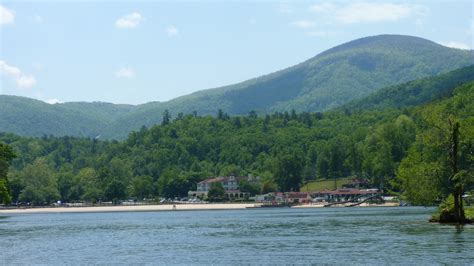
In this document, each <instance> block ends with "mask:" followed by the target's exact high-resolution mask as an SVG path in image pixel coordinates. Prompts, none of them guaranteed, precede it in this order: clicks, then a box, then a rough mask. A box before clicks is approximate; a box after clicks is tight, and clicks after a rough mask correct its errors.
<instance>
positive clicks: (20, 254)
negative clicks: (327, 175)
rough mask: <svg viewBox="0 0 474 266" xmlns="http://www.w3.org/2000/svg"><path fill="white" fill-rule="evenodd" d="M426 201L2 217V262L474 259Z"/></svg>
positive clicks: (460, 230)
mask: <svg viewBox="0 0 474 266" xmlns="http://www.w3.org/2000/svg"><path fill="white" fill-rule="evenodd" d="M432 211H433V210H432V209H426V208H416V207H413V208H411V207H410V208H406V207H405V208H324V209H262V210H259V209H257V210H241V211H235V210H234V211H186V212H137V213H77V214H35V215H17V216H10V217H0V218H1V219H0V252H1V253H2V254H1V255H2V256H1V260H2V261H0V263H2V264H11V263H26V264H32V263H47V264H48V263H49V264H51V263H70V264H77V263H131V262H137V263H153V264H155V263H160V264H176V263H177V264H192V263H200V264H212V263H214V264H216V263H218V264H224V263H225V264H227V263H231V264H249V263H265V264H270V263H279V264H297V263H303V264H309V263H318V262H319V263H322V262H327V263H339V264H341V263H362V264H374V263H378V264H380V263H384V264H385V263H390V264H394V263H399V264H405V263H411V264H413V263H416V264H418V263H421V264H431V263H433V262H438V263H448V264H451V263H456V264H470V263H473V262H474V252H472V250H474V226H465V227H455V226H442V225H437V224H430V223H427V220H428V218H429V216H430V213H431V212H432Z"/></svg>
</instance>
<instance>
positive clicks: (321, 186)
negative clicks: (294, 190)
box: [300, 178, 351, 192]
mask: <svg viewBox="0 0 474 266" xmlns="http://www.w3.org/2000/svg"><path fill="white" fill-rule="evenodd" d="M350 181H351V178H340V179H336V185H337V188H342V185H345V184H347V183H349V182H350ZM333 189H334V179H324V180H316V181H311V182H308V183H306V184H305V185H304V186H302V187H301V189H300V190H301V191H302V192H311V191H321V190H333Z"/></svg>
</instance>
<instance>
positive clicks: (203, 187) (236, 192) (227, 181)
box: [188, 176, 258, 200]
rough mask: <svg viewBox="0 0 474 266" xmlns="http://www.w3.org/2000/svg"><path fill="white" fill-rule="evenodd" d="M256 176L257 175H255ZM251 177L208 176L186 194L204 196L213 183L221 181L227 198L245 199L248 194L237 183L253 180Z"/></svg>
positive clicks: (194, 196)
mask: <svg viewBox="0 0 474 266" xmlns="http://www.w3.org/2000/svg"><path fill="white" fill-rule="evenodd" d="M257 178H258V177H257ZM253 179H254V178H252V177H245V176H220V177H213V178H208V179H206V180H203V181H201V182H199V183H198V184H197V186H196V190H195V191H189V192H188V196H189V197H193V198H206V197H207V193H208V192H209V190H210V189H211V185H212V184H213V183H221V185H222V187H223V188H224V190H225V197H226V198H227V199H229V200H240V199H247V198H248V197H249V196H250V195H249V193H247V192H242V191H240V188H239V183H240V181H242V180H246V181H253Z"/></svg>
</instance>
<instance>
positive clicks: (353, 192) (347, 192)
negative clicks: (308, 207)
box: [315, 188, 380, 195]
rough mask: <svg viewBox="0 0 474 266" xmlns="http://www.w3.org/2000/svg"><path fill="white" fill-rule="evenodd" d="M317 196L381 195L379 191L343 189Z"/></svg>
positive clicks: (325, 191) (328, 191) (323, 192)
mask: <svg viewBox="0 0 474 266" xmlns="http://www.w3.org/2000/svg"><path fill="white" fill-rule="evenodd" d="M315 194H325V195H368V194H380V191H379V190H378V189H362V190H361V189H355V188H343V189H337V190H324V191H320V192H316V193H315Z"/></svg>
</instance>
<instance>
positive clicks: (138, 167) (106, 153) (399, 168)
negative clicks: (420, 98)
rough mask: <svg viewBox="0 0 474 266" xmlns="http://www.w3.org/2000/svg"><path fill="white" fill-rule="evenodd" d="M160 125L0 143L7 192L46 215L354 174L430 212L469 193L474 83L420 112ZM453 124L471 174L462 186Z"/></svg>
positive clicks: (7, 138) (287, 186) (465, 170)
mask: <svg viewBox="0 0 474 266" xmlns="http://www.w3.org/2000/svg"><path fill="white" fill-rule="evenodd" d="M162 116H163V121H162V123H161V124H160V125H155V126H153V127H150V128H147V127H142V128H141V129H140V130H139V131H135V132H132V133H130V134H129V136H128V138H127V139H126V140H124V141H115V140H110V141H109V140H106V141H102V140H98V139H92V138H77V137H52V136H43V137H41V138H33V137H20V136H17V135H14V134H8V133H2V134H0V142H1V143H4V144H2V146H0V148H1V149H2V150H0V151H1V153H0V162H1V164H0V166H1V167H2V168H1V169H0V170H1V171H0V173H1V174H2V178H1V180H3V181H2V183H0V185H2V184H3V186H1V187H0V190H1V189H2V187H3V190H2V191H7V192H9V194H10V195H11V201H12V202H30V203H32V204H35V205H44V204H50V203H52V202H55V201H57V200H61V201H63V202H76V201H87V202H97V201H99V200H101V201H117V200H123V199H130V198H133V199H140V200H141V199H144V198H159V197H165V198H174V197H182V196H186V195H187V192H188V190H192V189H195V186H196V183H197V182H199V181H201V180H203V179H205V178H208V177H211V176H217V175H230V174H234V175H243V176H247V175H253V176H260V177H261V179H260V180H261V182H260V184H258V186H257V187H254V186H252V184H242V187H243V189H245V190H248V191H251V192H253V193H265V192H270V191H298V190H299V188H300V187H301V186H302V184H304V183H305V182H308V181H311V180H321V179H334V178H336V179H338V178H347V177H351V176H357V177H363V178H367V179H369V180H370V182H371V185H372V186H373V187H376V188H380V189H382V190H383V191H385V192H386V193H388V194H392V195H399V196H400V197H402V198H404V199H406V200H409V201H410V202H412V203H413V204H423V205H430V204H434V203H437V202H439V201H441V200H442V199H444V198H446V197H447V195H448V194H449V193H451V192H452V190H453V187H454V186H462V189H463V190H464V191H466V190H470V189H472V182H471V181H472V175H473V173H474V169H473V167H474V162H473V160H474V83H466V84H464V85H461V86H458V87H457V88H456V89H454V90H451V93H449V94H446V95H444V97H439V98H438V99H435V100H433V101H431V102H430V103H427V104H423V105H418V106H412V107H399V108H392V107H391V106H387V108H382V109H380V108H379V109H378V110H370V109H369V110H354V111H351V110H350V109H343V110H336V111H328V112H324V113H309V112H301V113H298V112H295V111H291V112H276V113H273V114H267V115H259V114H257V113H256V112H253V111H252V112H250V113H249V114H248V115H245V116H229V115H228V114H227V113H225V112H224V111H222V110H219V111H218V112H217V114H216V115H215V116H198V115H197V114H196V113H191V114H183V113H178V114H172V113H170V112H168V111H165V112H164V113H163V114H162ZM454 124H456V125H459V128H458V129H459V149H458V150H457V152H456V154H457V155H458V157H459V160H458V162H459V163H458V172H459V173H462V174H460V175H457V179H456V180H454V181H453V179H452V176H453V173H452V171H451V170H450V164H449V152H450V147H451V146H450V131H451V129H452V127H453V125H454ZM15 156H16V157H15ZM8 166H9V171H8V178H5V176H6V169H8ZM456 173H457V172H456ZM2 195H5V193H3V194H2ZM3 197H4V198H5V197H6V196H3Z"/></svg>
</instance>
